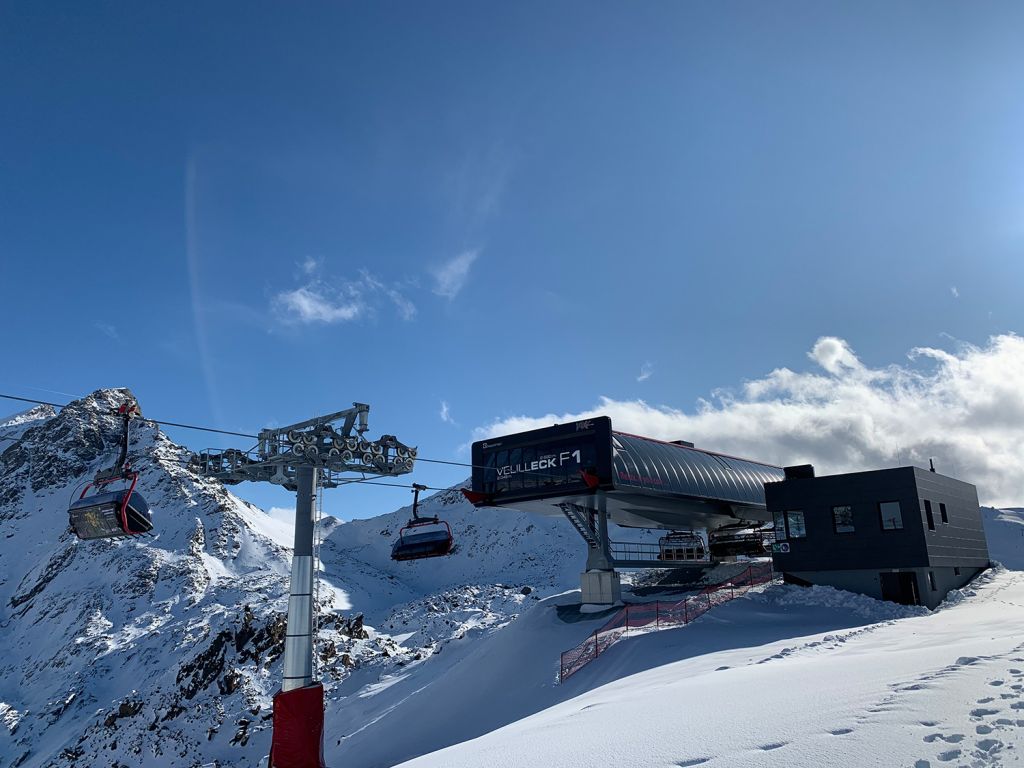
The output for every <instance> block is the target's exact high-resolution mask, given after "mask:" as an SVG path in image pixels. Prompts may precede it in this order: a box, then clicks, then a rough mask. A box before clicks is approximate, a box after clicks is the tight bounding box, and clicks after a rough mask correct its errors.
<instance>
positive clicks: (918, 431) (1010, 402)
mask: <svg viewBox="0 0 1024 768" xmlns="http://www.w3.org/2000/svg"><path fill="white" fill-rule="evenodd" d="M808 356H809V358H810V359H811V361H812V362H813V363H814V368H813V369H812V370H809V371H792V370H790V369H788V368H779V369H776V370H774V371H771V372H770V373H768V374H767V375H765V376H763V377H762V378H759V379H754V380H752V381H748V382H746V383H745V384H744V385H743V386H742V387H741V388H739V389H738V390H736V391H725V390H723V391H718V392H715V393H713V394H712V395H711V396H710V397H709V398H708V399H702V400H700V401H698V403H697V407H696V409H695V411H694V412H692V413H687V412H685V411H682V410H678V409H676V408H672V407H669V406H664V405H650V404H648V403H646V402H644V401H643V400H627V401H622V400H613V399H611V398H607V397H602V398H601V399H600V401H599V402H598V404H597V405H596V406H594V407H593V408H589V409H586V410H584V411H580V412H578V413H563V414H546V415H543V416H514V417H510V418H503V419H498V420H496V421H494V422H493V423H491V424H488V425H486V426H484V427H479V428H477V429H475V430H474V439H483V438H486V437H493V436H496V435H500V434H509V433H513V432H520V431H523V430H527V429H536V428H538V427H542V426H547V425H550V424H553V423H564V422H568V421H576V420H578V419H583V418H591V417H594V416H600V415H606V416H610V417H611V419H612V424H613V425H614V426H615V427H616V428H617V429H621V430H623V431H626V432H635V433H638V434H642V435H649V436H651V437H656V438H661V439H666V440H677V439H682V440H691V441H693V442H695V443H696V444H697V446H698V447H701V448H707V449H710V450H717V451H722V452H725V453H733V454H736V455H738V456H744V457H748V458H754V459H760V460H763V461H768V462H771V463H774V464H780V465H787V464H802V463H806V462H809V463H812V464H814V465H815V468H816V469H817V471H818V474H832V473H836V472H847V471H857V470H866V469H879V468H883V467H891V466H896V465H897V464H904V465H906V464H914V465H917V466H922V467H927V466H928V459H929V458H931V457H934V459H935V464H936V469H937V470H938V471H939V472H942V473H944V474H949V475H952V476H954V477H958V478H960V479H962V480H965V481H967V482H969V483H973V484H975V485H977V486H978V495H979V496H980V498H981V500H982V503H985V504H994V505H997V506H1024V338H1022V337H1020V336H1017V335H1015V334H1004V335H999V336H993V337H992V338H990V339H989V340H988V342H987V343H986V344H985V345H983V346H974V345H968V344H960V345H959V346H957V348H956V349H955V350H954V351H952V352H950V351H946V350H942V349H936V348H931V347H917V348H915V349H913V350H911V351H910V353H909V354H908V356H907V360H906V361H905V362H904V363H901V364H894V365H890V366H887V367H883V368H869V367H867V366H865V365H864V364H863V363H862V362H861V360H860V359H859V358H858V357H857V355H856V354H855V353H854V351H853V350H852V349H851V347H850V345H849V344H848V343H847V342H846V341H844V340H843V339H839V338H835V337H822V338H820V339H818V341H817V342H816V343H815V345H814V347H813V349H812V350H811V351H810V353H809V355H808Z"/></svg>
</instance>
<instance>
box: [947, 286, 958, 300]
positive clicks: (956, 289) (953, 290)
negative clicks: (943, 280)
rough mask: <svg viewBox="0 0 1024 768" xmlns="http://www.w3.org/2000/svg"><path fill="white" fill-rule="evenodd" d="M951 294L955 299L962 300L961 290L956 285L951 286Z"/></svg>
mask: <svg viewBox="0 0 1024 768" xmlns="http://www.w3.org/2000/svg"><path fill="white" fill-rule="evenodd" d="M949 292H950V293H952V294H953V298H954V299H959V298H960V290H959V289H958V288H957V287H956V286H955V285H951V286H949Z"/></svg>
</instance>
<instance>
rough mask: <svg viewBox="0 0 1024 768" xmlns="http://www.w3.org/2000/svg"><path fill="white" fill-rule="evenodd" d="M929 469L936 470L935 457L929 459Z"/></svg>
mask: <svg viewBox="0 0 1024 768" xmlns="http://www.w3.org/2000/svg"><path fill="white" fill-rule="evenodd" d="M928 471H929V472H934V471H935V459H928Z"/></svg>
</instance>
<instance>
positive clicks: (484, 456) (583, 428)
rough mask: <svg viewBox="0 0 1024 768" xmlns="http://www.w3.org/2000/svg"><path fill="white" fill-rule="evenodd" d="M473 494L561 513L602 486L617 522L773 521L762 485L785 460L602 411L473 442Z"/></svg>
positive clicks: (481, 499)
mask: <svg viewBox="0 0 1024 768" xmlns="http://www.w3.org/2000/svg"><path fill="white" fill-rule="evenodd" d="M473 465H474V469H473V485H472V490H473V496H474V498H476V499H477V501H474V503H478V504H480V505H481V506H482V505H487V506H507V507H514V508H517V509H525V510H529V511H533V512H539V513H542V514H555V515H557V514H561V511H560V509H559V506H558V505H559V504H562V503H571V504H577V505H581V506H593V505H594V503H595V494H596V493H597V492H598V491H601V492H603V496H602V497H601V498H602V503H604V504H605V505H606V508H607V510H608V512H609V515H610V517H611V519H612V520H613V521H614V522H617V523H619V524H620V525H627V526H638V527H659V528H687V527H701V526H711V525H721V524H722V523H724V522H728V521H729V519H732V520H736V519H743V520H766V519H768V513H767V509H766V507H765V493H764V484H765V483H771V482H776V481H779V480H782V479H783V478H784V476H785V473H784V471H783V469H782V468H781V467H776V466H773V465H771V464H765V463H763V462H758V461H752V460H749V459H742V458H738V457H735V456H729V455H727V454H723V453H717V452H714V451H708V450H702V449H700V448H695V447H693V446H692V445H690V444H687V443H682V442H678V443H671V442H665V441H663V440H655V439H653V438H649V437H641V436H639V435H633V434H629V433H627V432H618V431H614V430H613V429H612V425H611V419H609V418H607V417H599V418H595V419H587V420H582V421H578V422H573V423H569V424H558V425H554V426H551V427H545V428H543V429H537V430H531V431H529V432H521V433H518V434H514V435H507V436H502V437H497V438H489V439H487V440H482V441H478V442H476V443H474V444H473Z"/></svg>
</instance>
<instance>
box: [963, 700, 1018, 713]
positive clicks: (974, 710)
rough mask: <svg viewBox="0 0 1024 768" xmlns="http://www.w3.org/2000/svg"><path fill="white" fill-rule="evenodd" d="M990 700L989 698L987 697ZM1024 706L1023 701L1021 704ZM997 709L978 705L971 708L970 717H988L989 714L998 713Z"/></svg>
mask: <svg viewBox="0 0 1024 768" xmlns="http://www.w3.org/2000/svg"><path fill="white" fill-rule="evenodd" d="M989 701H991V699H989ZM1021 706H1022V707H1024V703H1022V704H1021ZM998 714H999V710H998V709H986V708H985V707H978V708H977V709H972V710H971V717H988V716H989V715H998Z"/></svg>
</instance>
